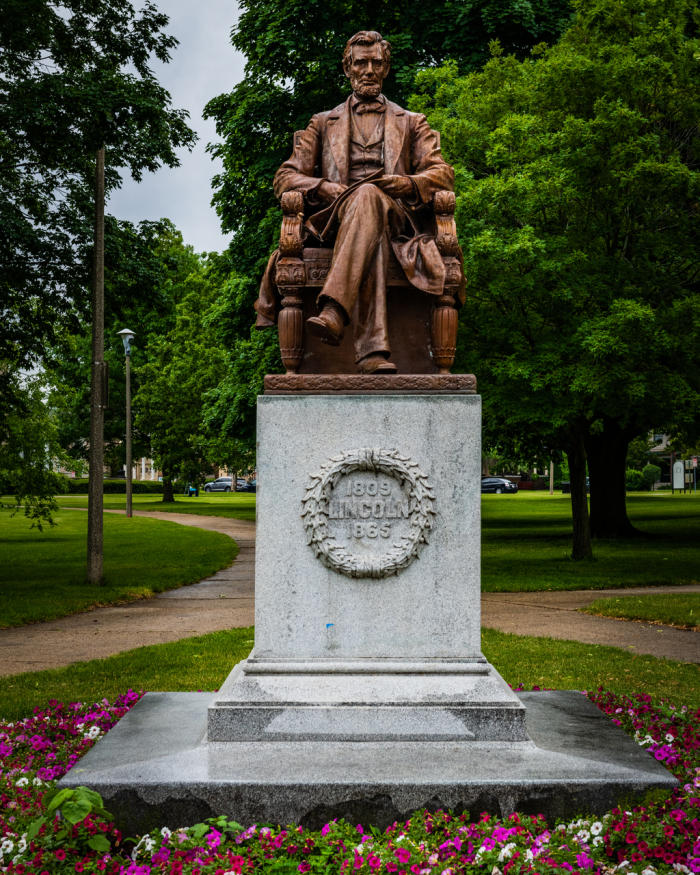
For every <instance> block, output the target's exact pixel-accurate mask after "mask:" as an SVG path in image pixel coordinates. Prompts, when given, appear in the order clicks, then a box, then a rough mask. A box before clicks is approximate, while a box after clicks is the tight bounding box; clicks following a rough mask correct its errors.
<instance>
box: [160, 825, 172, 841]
mask: <svg viewBox="0 0 700 875" xmlns="http://www.w3.org/2000/svg"><path fill="white" fill-rule="evenodd" d="M160 834H161V835H162V836H163V838H164V839H165V841H166V842H167V841H168V839H169V838H170V836H171V835H172V832H171V831H170V830H169V829H168V827H167V826H164V827H163V828H162V829H161V831H160Z"/></svg>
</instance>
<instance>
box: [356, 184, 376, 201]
mask: <svg viewBox="0 0 700 875" xmlns="http://www.w3.org/2000/svg"><path fill="white" fill-rule="evenodd" d="M381 197H382V193H381V191H380V190H379V189H378V188H377V186H376V185H373V184H372V183H371V182H365V183H363V184H362V185H360V186H359V187H358V188H357V189H356V190H355V192H354V198H355V199H357V200H360V201H364V202H369V203H380V202H381Z"/></svg>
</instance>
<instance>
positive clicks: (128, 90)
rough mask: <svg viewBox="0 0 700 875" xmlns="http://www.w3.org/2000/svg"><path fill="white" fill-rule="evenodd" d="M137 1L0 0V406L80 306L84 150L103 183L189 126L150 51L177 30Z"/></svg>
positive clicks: (158, 160)
mask: <svg viewBox="0 0 700 875" xmlns="http://www.w3.org/2000/svg"><path fill="white" fill-rule="evenodd" d="M167 22H168V18H167V16H166V15H164V14H163V13H161V12H159V11H158V9H157V7H156V6H155V5H154V4H153V3H151V2H146V3H145V5H144V6H143V8H142V9H141V10H140V11H139V12H136V11H135V10H134V7H133V6H132V5H131V3H129V2H128V0H64V2H62V3H61V4H60V5H59V4H56V3H54V2H51V0H7V2H6V3H5V4H4V8H3V15H2V18H1V19H0V130H2V136H1V137H0V170H1V172H0V226H2V229H3V233H2V235H0V317H1V318H0V325H1V326H2V328H0V406H2V408H3V410H4V411H10V410H15V409H16V410H19V409H21V406H22V398H21V395H17V393H16V389H17V385H18V383H17V379H16V376H17V374H18V372H19V371H20V369H22V368H30V367H36V366H37V365H38V364H40V363H41V362H42V360H43V354H44V350H45V347H46V345H47V344H50V343H52V342H53V341H54V340H55V338H56V337H57V335H58V332H60V330H61V329H62V328H64V327H68V328H70V329H71V330H73V331H75V330H77V329H78V325H79V323H80V321H81V320H84V319H85V318H87V317H88V307H89V300H90V295H89V292H88V289H89V274H90V271H89V264H90V257H89V253H90V248H91V246H92V243H91V240H92V231H93V227H92V226H93V221H94V218H95V212H94V211H95V200H94V190H93V189H94V186H95V181H94V178H95V169H94V168H95V156H96V155H97V154H98V152H99V153H100V154H101V153H102V150H103V149H104V150H106V170H105V174H106V183H105V187H106V191H107V192H109V191H110V190H113V189H114V188H116V187H117V186H118V185H119V184H120V172H121V171H122V170H128V171H129V172H130V173H131V175H132V176H133V177H134V178H135V179H140V178H141V175H142V173H143V171H144V170H156V169H157V168H158V167H159V166H161V165H163V164H166V165H168V166H176V165H177V164H178V163H179V162H178V158H177V154H176V149H177V148H178V147H182V146H186V147H190V146H191V145H192V144H193V142H194V140H195V134H194V132H193V131H191V130H190V129H189V127H188V126H187V123H186V116H187V113H186V112H185V111H183V110H175V109H173V108H172V107H171V104H170V95H169V94H168V92H167V91H166V90H165V89H164V88H162V86H161V85H160V84H159V83H158V81H157V80H156V78H155V76H154V75H153V72H152V70H151V69H150V66H149V64H150V63H151V58H153V57H154V58H156V59H158V60H160V61H167V60H168V59H169V56H170V51H171V50H172V49H173V48H174V46H175V45H176V44H177V43H176V40H175V39H174V38H173V37H171V36H168V35H167V34H165V33H164V32H163V28H164V27H165V25H166V24H167Z"/></svg>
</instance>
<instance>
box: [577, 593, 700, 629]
mask: <svg viewBox="0 0 700 875" xmlns="http://www.w3.org/2000/svg"><path fill="white" fill-rule="evenodd" d="M579 610H581V611H583V612H584V613H586V614H595V615H596V616H598V617H612V618H613V619H615V620H639V621H641V622H644V623H659V624H661V625H664V626H675V627H676V628H678V629H691V630H693V631H700V593H692V592H689V593H664V594H659V593H656V594H651V595H628V596H619V597H611V598H604V599H596V601H594V602H591V604H590V605H586V606H585V607H584V608H579Z"/></svg>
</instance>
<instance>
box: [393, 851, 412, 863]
mask: <svg viewBox="0 0 700 875" xmlns="http://www.w3.org/2000/svg"><path fill="white" fill-rule="evenodd" d="M394 856H395V857H396V859H397V860H398V861H399V863H408V861H409V860H410V859H411V852H410V851H409V850H408V849H407V848H394Z"/></svg>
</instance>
